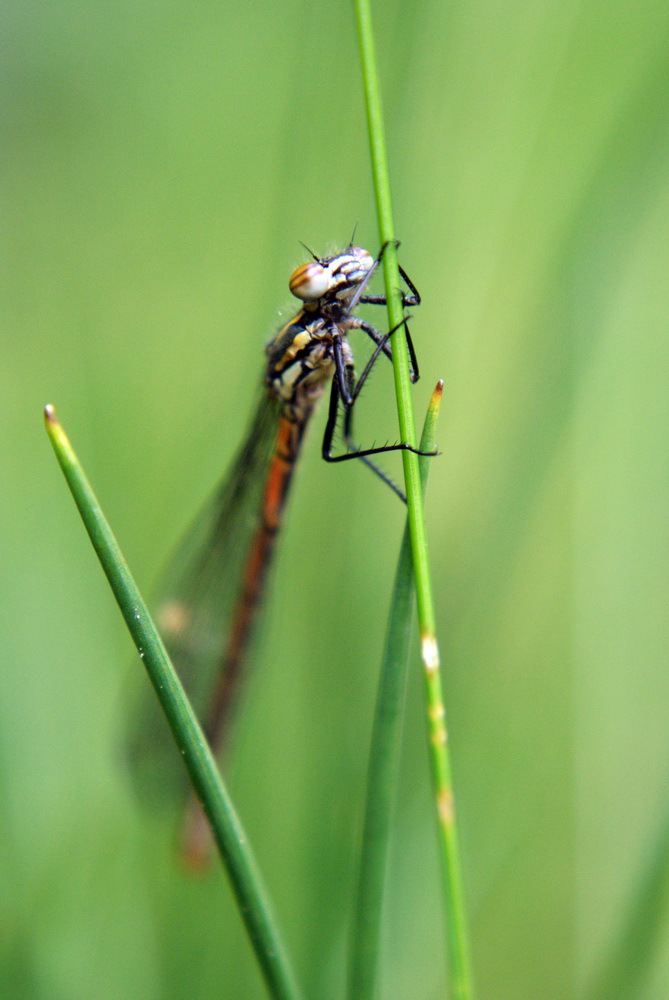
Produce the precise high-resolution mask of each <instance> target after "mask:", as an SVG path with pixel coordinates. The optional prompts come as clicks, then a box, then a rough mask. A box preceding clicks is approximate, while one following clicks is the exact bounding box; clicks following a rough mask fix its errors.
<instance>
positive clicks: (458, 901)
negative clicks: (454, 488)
mask: <svg viewBox="0 0 669 1000" xmlns="http://www.w3.org/2000/svg"><path fill="white" fill-rule="evenodd" d="M354 8H355V17H356V26H357V32H358V44H359V49H360V59H361V66H362V78H363V88H364V94H365V106H366V111H367V126H368V132H369V144H370V152H371V160H372V174H373V178H374V191H375V197H376V206H377V216H378V225H379V235H380V239H381V243H382V245H383V244H386V243H388V244H389V245H388V250H387V252H386V253H385V254H384V258H383V265H384V277H385V285H386V297H387V302H388V323H389V328H390V329H392V328H394V327H396V326H398V324H399V323H401V321H402V318H403V316H402V312H403V311H402V299H401V293H400V291H399V289H400V278H399V272H398V266H397V242H396V237H395V226H394V221H393V211H392V201H391V195H390V177H389V173H388V157H387V151H386V142H385V130H384V125H383V111H382V105H381V90H380V85H379V78H378V71H377V64H376V52H375V45H374V32H373V28H372V15H371V9H370V3H369V0H354ZM393 364H394V370H395V391H396V395H397V408H398V417H399V425H400V433H401V436H402V441H404V442H406V443H407V444H410V445H412V446H414V447H415V441H416V434H415V426H414V418H413V408H412V404H411V383H410V379H409V356H408V349H407V345H406V340H405V338H404V337H394V338H393ZM402 459H403V462H404V476H405V482H406V494H407V506H408V519H409V532H410V536H411V552H412V559H413V568H414V578H415V584H416V604H417V609H418V623H419V628H420V638H421V653H422V659H423V665H424V677H425V698H426V714H427V724H428V735H429V748H430V763H431V770H432V782H433V787H434V793H435V811H436V817H437V827H438V832H439V845H440V855H441V861H442V871H443V877H444V898H445V906H446V922H447V933H448V945H449V948H448V951H449V978H450V985H451V995H452V997H453V998H454V1000H471V998H472V997H473V982H472V976H471V968H470V960H469V943H468V931H467V921H466V912H465V901H464V888H463V880H462V867H461V861H460V848H459V838H458V831H457V825H456V817H455V804H454V796H453V783H452V772H451V763H450V755H449V751H448V742H447V728H446V713H445V708H444V701H443V695H442V685H441V677H440V673H439V648H438V645H437V639H436V633H435V616H434V602H433V598H432V588H431V583H430V570H429V562H428V554H427V538H426V532H425V519H424V514H423V503H422V492H421V486H420V472H419V465H418V456H417V455H415V454H413V453H412V452H409V451H403V452H402Z"/></svg>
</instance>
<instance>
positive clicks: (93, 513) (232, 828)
mask: <svg viewBox="0 0 669 1000" xmlns="http://www.w3.org/2000/svg"><path fill="white" fill-rule="evenodd" d="M45 423H46V429H47V433H48V435H49V438H50V440H51V444H52V445H53V448H54V451H55V453H56V458H57V459H58V462H59V464H60V467H61V469H62V471H63V474H64V475H65V479H66V480H67V484H68V486H69V487H70V490H71V492H72V496H73V497H74V501H75V503H76V505H77V507H78V508H79V513H80V514H81V517H82V520H83V522H84V525H85V526H86V530H87V531H88V534H89V537H90V539H91V542H92V543H93V548H94V549H95V551H96V553H97V556H98V559H99V560H100V563H101V565H102V568H103V570H104V572H105V575H106V576H107V579H108V581H109V584H110V586H111V588H112V591H113V593H114V597H115V598H116V602H117V604H118V606H119V608H120V609H121V614H122V615H123V618H124V619H125V623H126V625H127V627H128V630H129V632H130V634H131V636H132V638H133V640H134V643H135V645H136V647H137V650H138V652H139V655H140V657H141V658H142V662H143V663H144V666H145V667H146V671H147V673H148V675H149V678H150V680H151V683H152V684H153V686H154V688H155V691H156V694H157V695H158V700H159V701H160V705H161V708H162V710H163V712H164V713H165V716H166V718H167V721H168V723H169V726H170V728H171V730H172V734H173V735H174V739H175V741H176V744H177V747H178V750H179V752H180V754H181V756H182V757H183V760H184V764H185V765H186V769H187V771H188V774H189V776H190V779H191V781H192V783H193V787H194V789H195V791H196V793H197V795H198V797H199V799H200V801H201V802H202V806H203V808H204V811H205V813H206V815H207V817H208V819H209V822H210V823H211V827H212V832H213V835H214V839H215V841H216V844H217V846H218V849H219V852H220V854H221V858H222V860H223V864H224V866H225V868H226V870H227V873H228V877H229V879H230V882H231V884H232V889H233V892H234V894H235V897H236V899H237V905H238V906H239V911H240V913H241V916H242V920H243V921H244V923H245V925H246V930H247V932H248V935H249V938H250V940H251V945H252V947H253V949H254V951H255V954H256V958H257V960H258V963H259V965H260V968H261V971H262V974H263V976H264V978H265V983H266V985H267V989H268V993H269V995H270V997H272V998H273V1000H301V997H300V992H299V989H298V986H297V983H296V980H295V977H294V975H293V972H292V969H291V965H290V962H289V959H288V955H287V953H286V950H285V947H284V945H283V941H282V938H281V935H280V933H279V929H278V926H277V923H276V918H275V916H274V914H273V910H272V906H271V904H270V900H269V896H268V893H267V889H266V887H265V885H264V882H263V879H262V876H261V874H260V871H259V869H258V866H257V863H256V860H255V857H254V855H253V851H252V850H251V847H250V845H249V842H248V838H247V837H246V834H245V832H244V829H243V827H242V824H241V821H240V819H239V817H238V816H237V813H236V811H235V808H234V806H233V804H232V801H231V799H230V797H229V795H228V792H227V790H226V788H225V785H224V783H223V780H222V778H221V775H220V773H219V771H218V768H217V766H216V761H215V760H214V757H213V755H212V753H211V750H210V748H209V745H208V744H207V742H206V740H205V738H204V734H203V733H202V730H201V728H200V725H199V723H198V721H197V718H196V717H195V714H194V712H193V709H192V708H191V705H190V702H189V701H188V698H187V696H186V693H185V691H184V689H183V686H182V684H181V681H180V680H179V678H178V676H177V674H176V672H175V670H174V667H173V665H172V663H171V661H170V659H169V657H168V655H167V652H166V650H165V647H164V645H163V643H162V640H161V638H160V636H159V634H158V631H157V629H156V627H155V625H154V624H153V621H152V620H151V617H150V615H149V612H148V609H147V607H146V604H145V603H144V600H143V599H142V596H141V594H140V592H139V590H138V588H137V585H136V583H135V581H134V579H133V577H132V575H131V573H130V570H129V569H128V566H127V563H126V561H125V559H124V558H123V554H122V553H121V550H120V548H119V546H118V543H117V541H116V539H115V537H114V535H113V533H112V530H111V528H110V527H109V524H108V522H107V520H106V519H105V516H104V514H103V513H102V510H101V508H100V504H99V503H98V500H97V498H96V496H95V494H94V493H93V490H92V488H91V485H90V483H89V481H88V479H87V477H86V474H85V473H84V470H83V468H82V466H81V464H80V462H79V460H78V458H77V456H76V454H75V452H74V449H73V448H72V445H71V443H70V441H69V439H68V437H67V435H66V434H65V431H64V430H63V428H62V426H61V424H60V423H59V421H58V420H57V418H56V414H55V411H54V409H53V407H52V406H47V407H46V410H45Z"/></svg>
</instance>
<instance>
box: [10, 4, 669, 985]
mask: <svg viewBox="0 0 669 1000" xmlns="http://www.w3.org/2000/svg"><path fill="white" fill-rule="evenodd" d="M4 21H5V29H4V30H3V35H4V38H5V53H6V57H5V60H4V64H5V68H4V84H3V90H4V97H3V102H2V103H3V107H4V110H3V120H4V126H3V127H4V133H5V137H4V141H3V149H4V159H5V191H6V195H7V199H6V220H7V222H8V225H7V226H6V227H5V249H6V252H5V267H4V273H5V282H4V294H3V299H4V307H3V310H2V312H3V329H2V334H1V336H2V352H1V359H2V360H1V368H0V380H1V382H0V384H1V386H2V427H3V434H2V436H3V443H4V444H3V459H2V469H3V472H2V489H1V491H0V524H1V526H2V530H3V538H2V543H1V545H2V573H1V579H2V595H1V599H0V622H1V625H0V631H1V634H2V639H3V643H2V645H3V653H4V655H3V663H2V668H1V672H0V797H1V803H2V805H1V810H0V965H1V968H0V984H1V985H0V994H1V995H2V996H3V997H5V996H6V997H11V998H14V997H18V998H25V1000H33V998H40V1000H41V998H48V1000H60V998H63V1000H65V998H67V1000H84V998H85V1000H90V998H91V997H101V998H102V997H104V998H105V1000H126V998H131V997H132V998H142V1000H156V998H161V1000H162V998H165V1000H172V998H173V1000H177V998H186V997H188V998H189V1000H197V998H209V997H215V996H216V997H217V996H226V997H233V996H234V997H243V998H255V997H263V996H264V989H263V985H262V983H261V980H260V977H259V974H258V972H257V970H256V967H255V965H254V961H253V958H252V956H251V953H250V949H249V947H248V944H247V942H246V940H245V937H244V934H243V931H242V929H241V925H240V921H239V918H238V916H237V914H236V912H235V910H234V906H233V903H232V900H231V896H230V892H229V890H228V887H227V884H226V883H225V879H224V878H223V876H222V874H221V873H220V872H218V871H214V872H213V873H212V875H211V876H209V877H208V878H203V879H199V880H197V879H196V880H193V879H191V878H189V877H188V876H186V875H185V873H184V872H183V871H182V870H181V869H180V867H179V864H178V863H177V862H176V861H175V858H174V852H173V842H174V829H175V816H176V813H175V811H174V809H172V806H171V805H170V806H169V810H171V811H168V808H166V810H165V812H164V813H157V812H155V811H154V810H152V809H150V808H148V807H147V806H146V804H145V803H143V802H142V801H141V798H140V797H139V796H138V794H137V791H136V789H135V787H134V784H133V782H132V780H131V776H130V773H129V769H128V766H127V763H126V762H125V759H124V753H123V746H124V733H125V728H126V721H125V720H126V718H127V707H128V704H129V703H131V702H133V701H136V699H137V696H138V692H139V691H141V688H142V686H143V685H145V684H146V681H145V679H144V677H143V676H142V675H141V672H140V671H139V670H138V669H137V665H136V664H135V661H134V659H133V656H132V650H131V646H130V642H129V639H128V637H127V635H126V633H125V629H124V627H123V625H122V622H121V618H120V615H119V613H118V611H117V609H116V607H115V605H114V603H113V600H112V598H111V595H110V592H109V590H108V587H107V584H106V583H105V581H104V579H103V577H102V574H101V572H100V570H99V567H98V565H97V563H96V560H95V558H94V556H93V553H92V550H91V548H90V545H89V543H88V540H87V538H86V537H85V535H84V532H83V530H82V527H81V524H80V522H79V519H78V516H77V514H76V512H75V510H74V507H73V504H72V502H71V500H70V497H69V495H68V493H67V491H66V487H65V484H64V482H63V480H62V477H61V474H60V472H59V471H58V469H57V466H56V463H55V460H54V458H53V456H52V454H51V450H50V447H49V445H48V442H47V439H46V436H45V434H44V432H43V429H42V415H41V411H42V407H43V406H44V404H45V403H47V402H51V403H53V404H55V406H56V407H57V410H58V413H59V416H60V417H61V419H62V421H63V423H64V425H65V427H66V429H67V430H68V432H69V433H70V435H71V437H72V439H73V441H74V444H75V446H76V448H77V449H78V451H79V453H80V455H81V457H82V460H83V461H84V463H85V465H86V467H87V470H88V472H89V474H90V476H91V479H92V480H93V483H94V486H95V488H96V490H97V492H98V495H99V497H100V499H101V502H102V504H103V506H104V508H105V510H106V512H107V515H108V516H109V518H110V520H111V522H112V525H113V527H114V529H115V531H116V533H117V535H118V538H119V540H120V542H121V544H122V546H123V548H124V551H125V554H126V556H127V558H128V560H129V562H130V565H131V567H132V569H133V571H134V572H135V574H136V577H137V580H138V582H139V583H140V585H141V586H142V587H143V588H145V589H146V590H150V587H151V585H152V584H153V582H154V581H155V578H156V576H157V574H158V571H159V568H160V565H161V563H162V562H163V560H164V558H165V556H166V554H167V553H168V552H169V550H170V547H171V546H172V545H173V543H174V542H175V540H176V539H177V538H178V535H179V533H180V531H181V530H182V529H183V528H184V527H185V526H186V524H187V523H188V521H189V520H190V518H191V517H192V515H193V514H194V512H195V511H196V509H197V507H198V505H199V504H200V503H201V501H202V500H203V499H204V498H205V497H206V495H207V493H208V491H209V490H210V489H211V487H212V486H213V484H214V483H215V481H216V480H217V478H218V477H219V476H220V475H221V473H222V471H223V470H224V468H225V466H226V464H227V462H228V461H229V459H230V458H231V456H232V454H233V452H234V449H235V447H236V444H237V442H238V441H239V440H240V438H241V436H242V435H243V433H244V429H245V426H246V421H247V416H248V412H249V408H250V406H251V404H252V401H253V399H254V398H255V395H254V388H255V385H256V384H257V381H258V379H259V375H260V370H261V366H262V360H261V355H262V346H263V344H264V342H265V340H266V339H267V338H268V337H269V335H270V334H271V332H272V331H273V329H274V328H275V326H276V323H277V310H278V308H279V307H281V305H282V304H285V305H286V306H289V303H288V300H289V298H290V297H289V295H288V293H287V279H288V275H289V274H290V271H291V270H292V268H293V267H294V266H296V265H297V264H298V263H300V262H301V261H302V259H303V257H304V253H303V250H302V248H301V247H300V246H299V242H298V241H299V240H304V242H305V243H307V244H308V245H310V246H312V247H313V248H314V249H315V250H316V251H317V252H325V251H327V250H329V249H332V248H333V247H339V246H341V245H344V244H345V243H347V242H348V240H349V238H350V234H351V231H352V229H353V226H354V224H355V223H356V222H357V223H358V231H357V237H356V238H357V240H358V241H359V242H360V243H362V244H363V245H366V246H368V247H369V248H370V249H371V250H372V251H373V252H375V251H376V250H377V248H378V237H377V235H376V228H375V216H374V208H373V201H372V191H371V182H370V173H369V166H368V153H367V145H366V142H367V140H366V132H365V127H364V113H363V107H362V101H361V95H360V85H359V70H358V65H357V53H356V47H355V38H354V33H353V26H352V13H351V10H350V8H349V5H348V3H341V4H334V5H332V4H330V5H314V4H311V3H307V2H305V0H289V2H288V3H286V4H281V5H277V4H274V3H268V2H266V0H259V2H257V3H255V4H253V5H246V6H245V7H244V8H242V7H241V6H240V5H237V4H233V3H232V2H230V0H228V2H225V3H221V4H209V3H198V2H195V3H193V2H189V3H184V2H180V0H176V2H174V3H171V4H158V3H147V4H136V3H123V2H122V3H116V4H111V3H104V2H102V3H96V4H90V3H82V2H74V0H72V2H70V0H64V2H62V3H59V4H53V3H46V2H28V3H23V4H17V3H11V2H10V3H8V4H6V5H5V7H4ZM376 22H377V33H378V47H379V58H380V62H381V66H382V70H383V84H384V95H385V110H386V115H387V129H388V141H389V147H390V159H391V171H392V177H393V186H394V195H395V210H396V223H397V228H398V233H399V235H400V236H401V238H402V241H403V245H402V251H401V259H402V263H403V265H404V267H405V268H406V270H407V271H408V272H409V274H410V275H411V276H412V277H413V279H414V280H415V282H416V284H417V285H418V287H419V289H420V291H421V292H422V294H423V300H424V304H423V305H422V306H421V308H420V310H416V311H415V317H414V323H413V328H412V329H413V333H414V339H415V341H416V345H417V348H418V350H419V355H420V363H421V371H422V375H423V379H422V381H421V383H420V384H419V386H417V388H416V391H415V399H416V404H417V408H418V411H419V413H422V412H423V411H424V408H425V405H426V402H427V399H428V398H429V393H430V391H431V389H432V387H433V385H434V383H435V381H436V380H437V378H439V377H443V378H444V379H445V397H444V406H443V411H442V420H441V430H440V446H441V451H442V454H441V457H440V458H439V459H438V460H435V461H434V463H433V466H432V474H431V482H430V496H429V502H428V519H429V532H430V539H431V554H432V561H433V571H434V579H435V587H436V600H437V611H438V621H439V629H440V641H441V646H442V652H443V659H444V665H445V684H446V689H447V694H448V711H449V720H450V729H451V735H452V748H453V756H454V766H455V778H456V791H457V796H458V804H459V809H460V817H461V823H462V837H463V848H464V861H465V871H466V882H467V892H468V901H469V907H470V911H471V922H472V938H473V952H474V964H475V972H476V979H477V983H478V991H479V997H480V1000H497V998H504V1000H544V998H545V1000H556V998H584V1000H590V998H591V997H592V996H593V995H594V994H593V989H594V987H593V984H594V983H595V982H596V981H597V978H598V976H599V975H600V974H601V970H602V968H603V967H604V966H606V963H607V960H608V959H607V956H608V955H609V954H610V952H611V949H613V948H615V946H616V942H617V940H618V935H619V934H620V932H621V928H622V927H623V926H624V925H625V921H626V919H627V915H628V914H629V911H630V906H631V905H632V903H633V901H634V899H635V894H636V893H637V892H638V891H639V889H640V886H641V885H642V884H643V879H644V877H645V876H646V875H647V873H648V871H649V867H648V866H649V865H651V864H652V859H653V857H654V855H655V853H656V852H657V851H658V850H660V852H661V851H662V842H661V837H662V830H663V829H664V828H665V824H666V819H667V814H668V813H669V795H668V794H667V789H668V788H669V782H668V779H669V671H668V670H667V640H668V638H669V615H668V614H667V590H668V582H669V558H668V557H669V520H668V517H667V499H668V494H669V461H668V458H667V455H668V452H667V428H668V427H669V365H668V361H669V357H668V354H669V352H668V350H667V339H668V338H667V328H668V323H669V280H668V277H669V266H668V265H669V226H668V223H669V173H668V169H667V168H668V167H669V130H668V128H667V108H668V106H669V62H667V42H668V41H669V37H668V36H669V8H668V7H667V5H666V3H665V2H661V0H641V2H639V3H635V4H633V3H631V2H627V3H625V2H622V3H621V2H618V3H616V2H614V3H613V4H611V3H603V2H601V0H584V2H580V3H577V2H570V0H563V2H562V3H560V4H555V3H528V2H525V3H523V2H521V3H516V4H498V3H494V2H493V0H480V2H474V3H469V4H464V3H460V2H457V0H456V2H455V3H448V4H444V3H436V2H431V3H430V2H426V3H414V2H410V3H408V4H406V3H398V2H396V0H389V2H386V3H385V4H384V5H383V6H380V5H378V9H377V12H376ZM377 319H378V317H377ZM378 321H379V323H382V322H383V321H382V320H378ZM358 347H359V351H360V356H362V352H363V351H364V345H363V344H362V343H361V342H360V341H358ZM390 387H391V378H390V372H389V370H388V371H381V370H380V371H379V372H378V373H377V374H375V377H374V379H373V380H372V384H371V385H370V388H369V391H368V392H367V393H366V395H365V398H364V399H363V401H362V404H361V410H362V409H364V410H365V412H366V414H367V417H366V418H365V421H364V422H363V425H362V427H364V434H365V436H366V438H368V439H373V438H376V439H381V440H385V439H386V438H387V437H390V438H393V437H394V435H395V433H396V431H395V429H394V428H395V422H394V421H395V419H396V418H395V417H394V416H393V411H392V407H391V406H390V405H389V404H388V403H387V399H388V396H389V395H390V393H391V388H390ZM323 420H324V413H323V412H321V413H320V414H319V416H318V418H317V419H316V426H315V427H314V428H313V429H312V432H311V434H310V439H309V442H308V446H307V449H306V454H305V457H304V462H303V468H302V469H301V471H300V473H299V476H298V480H297V483H296V486H295V490H294V495H293V497H292V500H291V504H290V509H289V516H288V519H287V525H286V530H285V537H284V538H283V540H282V544H281V547H280V553H279V558H278V560H277V566H276V573H275V576H274V586H273V594H272V600H271V611H270V614H269V617H268V622H267V634H266V638H265V643H264V652H263V653H262V654H261V656H260V660H261V663H259V664H258V670H257V672H256V676H255V681H256V682H255V684H253V686H252V689H251V691H250V694H249V698H248V701H247V705H246V710H245V713H244V716H243V719H242V720H241V725H240V727H239V731H238V737H237V750H236V755H235V760H234V766H233V769H232V786H233V791H234V794H235V797H236V800H237V802H238V805H239V808H240V811H241V813H242V816H243V818H244V820H245V822H246V824H247V826H248V830H249V833H250V836H251V838H252V840H253V842H254V844H255V846H256V849H257V853H258V856H259V858H260V861H261V864H262V867H263V869H264V871H265V873H266V876H267V879H268V881H269V884H270V886H271V889H272V892H273V895H274V897H275V900H276V905H277V908H278V910H279V913H280V916H281V918H282V922H283V924H284V926H285V930H286V935H287V938H288V941H289V944H290V946H291V948H292V950H293V952H294V954H295V957H296V963H297V966H298V971H299V975H300V978H301V980H302V982H303V984H304V987H305V991H306V996H307V997H310V998H311V997H338V996H341V995H342V984H343V958H344V948H345V936H346V927H347V920H348V915H349V899H350V889H351V883H352V878H353V866H354V858H355V848H356V838H357V833H358V828H359V818H360V807H361V795H362V790H363V783H364V771H365V762H366V753H367V747H368V740H369V722H370V717H371V712H372V706H373V697H374V686H375V679H376V671H377V667H378V662H379V655H380V649H381V643H382V637H383V632H384V626H385V618H386V613H387V605H388V598H389V590H390V579H391V576H392V572H393V569H394V565H395V560H396V553H397V549H398V544H399V536H400V531H401V528H402V523H403V514H402V510H401V509H400V505H399V504H398V503H397V501H396V500H395V498H394V497H393V496H392V494H391V493H390V491H388V490H385V489H384V488H383V487H382V486H381V485H380V484H378V483H377V482H375V481H374V480H373V478H372V477H371V476H370V475H369V473H368V472H367V470H365V469H364V468H362V467H355V466H356V463H348V464H345V465H341V466H326V465H325V464H324V463H323V462H321V461H320V457H319V435H320V434H321V433H322V429H323ZM361 436H362V433H361ZM388 467H392V468H394V469H395V472H396V473H397V472H398V466H397V465H393V463H392V462H389V463H388ZM419 699H420V671H419V665H418V662H417V661H416V663H415V664H414V669H413V671H412V682H411V687H410V690H409V693H408V705H407V722H406V732H405V751H404V760H403V774H402V785H401V788H400V794H399V808H398V817H397V833H396V837H395V840H394V847H393V856H392V869H391V873H390V885H389V896H388V904H389V906H388V919H387V927H386V939H385V949H384V971H383V981H382V993H381V995H382V997H383V998H386V997H387V998H391V997H392V998H393V1000H400V998H407V1000H422V998H425V1000H435V998H437V997H443V996H444V982H445V970H444V960H443V954H442V951H443V950H442V941H443V928H442V923H441V910H440V904H439V899H438V895H437V888H436V885H435V878H436V860H435V847H434V833H433V826H432V820H431V816H430V813H429V784H428V779H427V775H426V753H425V738H424V727H423V722H422V716H421V705H420V700H419ZM177 766H178V761H176V755H175V767H177ZM168 801H169V802H170V803H172V801H173V800H172V799H169V800H168ZM651 880H652V881H654V882H655V884H656V887H657V888H658V889H659V890H660V892H659V894H658V895H659V898H660V904H661V903H662V889H663V883H662V881H661V880H659V881H658V879H656V878H655V877H654V876H652V875H651ZM660 910H661V905H660ZM645 919H646V918H645V917H644V918H642V920H641V923H637V927H636V929H637V931H641V938H642V939H643V940H645V941H646V943H647V944H648V949H647V951H648V955H647V962H646V964H645V966H644V969H645V971H644V974H643V975H642V976H641V977H640V978H639V979H638V980H635V981H634V985H633V988H632V992H631V994H625V993H624V991H623V992H622V993H620V992H616V991H617V990H618V987H620V986H621V985H624V983H625V982H626V976H627V975H628V973H629V971H630V965H629V963H628V962H627V960H626V959H625V958H624V956H623V961H622V962H621V967H620V969H619V970H618V972H617V973H616V976H617V979H616V976H614V983H613V985H612V987H611V990H610V991H609V992H608V993H607V996H608V997H613V996H618V995H621V996H622V995H631V996H634V997H638V998H640V1000H648V998H658V1000H660V998H666V996H667V995H669V922H668V921H667V920H666V919H665V918H664V917H663V914H662V913H660V914H659V916H658V919H657V922H656V924H655V926H654V931H655V934H656V937H655V938H652V935H651V933H650V929H649V927H647V926H646V924H645V922H644V921H645Z"/></svg>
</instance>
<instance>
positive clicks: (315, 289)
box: [288, 261, 330, 302]
mask: <svg viewBox="0 0 669 1000" xmlns="http://www.w3.org/2000/svg"><path fill="white" fill-rule="evenodd" d="M329 284H330V275H329V274H328V272H327V271H326V269H325V268H324V267H323V265H322V264H318V263H317V262H316V261H310V262H309V263H308V264H302V265H301V266H300V267H298V268H297V269H296V270H295V271H293V273H292V274H291V276H290V281H289V282H288V287H289V288H290V290H291V292H292V293H293V295H295V296H296V297H297V298H298V299H302V301H303V302H313V301H314V300H315V299H320V298H321V296H322V295H325V293H326V292H327V290H328V286H329Z"/></svg>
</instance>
